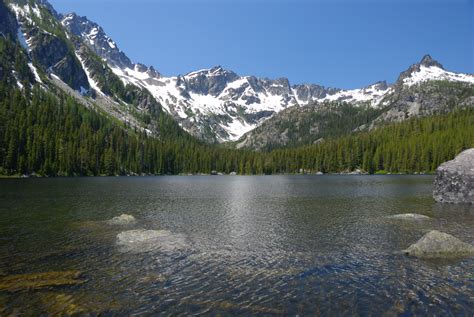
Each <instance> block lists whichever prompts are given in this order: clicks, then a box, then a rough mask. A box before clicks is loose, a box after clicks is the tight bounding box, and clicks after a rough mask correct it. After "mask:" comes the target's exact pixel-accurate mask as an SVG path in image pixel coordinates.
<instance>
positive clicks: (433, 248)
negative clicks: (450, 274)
mask: <svg viewBox="0 0 474 317" xmlns="http://www.w3.org/2000/svg"><path fill="white" fill-rule="evenodd" d="M403 252H404V253H405V254H406V255H410V256H415V257H418V258H428V259H429V258H457V257H464V256H472V255H474V246H472V245H470V244H468V243H465V242H462V241H461V240H459V239H458V238H456V237H453V236H452V235H450V234H447V233H444V232H440V231H437V230H432V231H430V232H428V233H427V234H425V235H424V236H423V237H421V239H420V240H418V241H417V242H416V243H415V244H412V245H411V246H409V247H408V249H406V250H404V251H403Z"/></svg>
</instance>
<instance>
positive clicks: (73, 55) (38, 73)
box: [2, 0, 185, 137]
mask: <svg viewBox="0 0 474 317" xmlns="http://www.w3.org/2000/svg"><path fill="white" fill-rule="evenodd" d="M2 5H4V6H6V8H8V9H9V10H3V12H4V13H5V14H6V16H8V17H9V18H8V20H11V21H13V22H12V23H10V24H9V29H10V30H7V26H6V25H5V27H4V29H5V30H4V32H3V33H4V34H7V33H10V35H12V36H13V39H15V40H17V41H18V42H19V43H20V44H21V45H22V47H23V49H24V50H25V51H26V52H27V55H28V59H29V62H28V66H29V68H30V70H31V72H32V73H33V74H34V77H35V80H34V82H36V83H39V84H40V85H42V86H43V88H44V89H46V90H48V91H54V90H58V89H59V91H61V92H63V93H66V94H68V95H70V96H73V97H74V98H75V99H76V100H77V101H78V102H80V103H81V104H83V105H84V106H86V107H89V108H93V109H96V110H97V111H100V112H102V113H104V114H106V115H108V116H111V117H113V118H114V119H116V120H119V121H120V122H122V123H125V124H126V125H127V126H130V127H131V128H133V129H138V130H140V131H144V132H146V133H148V134H150V135H153V136H155V137H160V136H163V137H164V136H165V135H166V134H170V135H177V134H183V133H184V134H185V132H184V131H183V130H182V128H180V127H179V125H178V124H177V123H175V121H174V120H173V119H172V117H171V116H170V115H169V114H168V113H167V112H166V111H164V110H163V108H162V106H161V104H160V103H159V101H157V100H156V99H155V98H154V97H153V95H152V94H151V93H150V92H149V91H148V90H147V89H144V88H143V87H141V86H138V85H134V84H131V83H128V84H124V83H123V82H122V80H121V79H120V78H119V77H118V76H117V75H115V73H114V72H113V71H112V70H111V68H110V67H109V66H108V64H107V63H106V62H104V60H103V59H102V58H101V56H98V55H97V54H96V53H95V50H96V49H97V46H96V47H94V46H93V45H92V44H91V43H92V39H93V38H95V37H94V34H95V33H94V32H95V31H97V33H98V36H99V35H100V36H102V34H99V31H101V29H100V28H99V27H98V26H97V28H96V29H94V27H93V26H91V27H89V28H86V29H87V30H88V31H89V33H88V36H90V38H91V40H90V41H88V42H84V41H83V40H82V37H78V36H76V35H75V34H74V33H72V32H70V31H69V29H68V28H66V27H64V26H63V23H62V21H64V19H65V17H64V16H62V15H60V14H58V13H57V12H56V11H55V10H54V8H53V7H52V6H51V5H50V4H49V3H48V2H47V1H46V0H40V1H31V0H29V1H26V0H15V1H13V0H9V1H5V2H3V1H2ZM66 19H67V17H66ZM2 20H3V19H2ZM5 21H7V20H5ZM85 22H86V21H84V20H82V21H81V23H85ZM102 33H103V32H102ZM84 36H85V35H84ZM99 38H101V37H99ZM104 41H106V43H107V45H108V46H109V48H110V51H109V54H110V55H108V56H109V57H110V58H113V59H114V60H115V61H116V62H117V63H121V64H120V65H122V66H123V65H131V64H130V61H129V60H128V58H127V57H126V56H125V55H124V54H123V53H120V52H119V51H117V50H116V51H114V50H112V48H113V46H114V43H113V41H111V40H110V39H107V38H105V39H104ZM98 44H100V45H101V47H102V46H103V45H105V44H104V43H102V42H98ZM114 53H115V55H114ZM117 65H118V64H117ZM160 125H161V126H160ZM164 126H165V127H164Z"/></svg>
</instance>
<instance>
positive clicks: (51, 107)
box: [0, 0, 474, 176]
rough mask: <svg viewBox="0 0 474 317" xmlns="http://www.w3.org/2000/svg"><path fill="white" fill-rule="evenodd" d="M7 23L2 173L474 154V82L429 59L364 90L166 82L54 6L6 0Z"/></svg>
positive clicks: (1, 50) (1, 93)
mask: <svg viewBox="0 0 474 317" xmlns="http://www.w3.org/2000/svg"><path fill="white" fill-rule="evenodd" d="M0 18H1V19H0V175H23V174H26V175H30V174H32V173H37V174H40V175H47V176H74V175H130V174H178V173H211V171H218V172H219V171H220V172H225V173H230V172H237V173H241V174H262V173H266V174H270V173H295V172H300V171H301V170H303V171H313V172H314V171H324V172H340V171H351V170H354V169H355V168H362V169H364V170H366V171H369V172H371V173H372V172H377V171H390V172H414V171H418V172H419V171H432V170H434V168H436V166H437V165H438V164H439V163H440V162H442V161H445V160H447V159H450V158H452V157H454V155H455V154H457V153H458V151H459V150H462V149H464V148H466V147H471V146H473V144H474V143H473V142H474V139H473V134H472V133H473V130H472V129H471V127H472V117H473V111H472V96H473V95H474V93H473V80H472V79H473V76H472V75H468V74H458V73H452V72H449V71H446V70H444V69H443V67H442V65H441V64H440V63H438V62H436V61H434V60H433V59H432V58H431V57H429V56H426V57H425V58H423V60H422V61H421V62H420V63H418V64H415V65H413V66H411V67H410V68H409V69H408V70H407V71H405V72H403V73H402V74H401V75H400V78H399V80H397V82H396V83H395V84H393V85H389V84H387V83H385V82H377V83H375V84H374V85H371V86H368V87H366V88H362V89H354V90H342V89H337V88H325V87H323V86H320V85H310V84H308V85H291V84H290V83H289V81H288V79H285V78H282V79H276V80H270V79H265V78H256V77H253V76H239V75H237V74H236V73H234V72H232V71H230V70H226V69H224V68H222V67H219V66H218V67H213V68H211V69H205V70H200V71H196V72H191V73H188V74H186V75H179V76H175V77H164V76H162V75H161V74H159V73H158V72H157V71H156V70H155V69H154V68H153V67H151V66H150V67H148V66H145V65H142V64H139V63H133V62H132V61H130V59H129V58H127V56H126V55H125V54H124V53H123V52H121V51H120V49H119V48H118V47H117V44H116V43H115V42H114V41H113V40H112V39H111V38H110V37H108V36H107V35H106V34H105V32H104V31H103V30H102V28H100V26H98V25H97V24H95V23H92V22H90V21H88V20H87V19H86V18H81V17H78V16H76V15H74V14H71V15H65V16H64V15H61V14H59V13H57V12H56V11H54V8H52V7H51V6H50V5H49V4H48V2H47V1H45V0H37V1H34V0H9V1H5V0H3V1H0ZM465 108H468V109H465ZM406 119H408V121H407V122H404V121H406ZM186 131H187V132H186ZM247 131H248V132H247ZM188 132H189V133H188ZM245 132H247V133H246V134H244V133H245ZM191 134H192V135H194V136H197V137H199V138H200V139H201V140H206V141H209V142H224V141H226V140H237V141H236V142H234V143H230V145H236V146H237V147H242V148H249V149H264V150H271V151H269V152H267V151H252V150H249V149H232V148H231V146H226V147H222V146H216V145H210V144H206V143H204V142H202V141H201V140H199V139H197V138H195V137H193V136H192V135H191ZM239 136H241V137H240V138H239ZM299 145H308V146H304V147H298V148H290V147H296V146H299ZM275 148H283V149H275ZM416 162H419V164H418V163H416Z"/></svg>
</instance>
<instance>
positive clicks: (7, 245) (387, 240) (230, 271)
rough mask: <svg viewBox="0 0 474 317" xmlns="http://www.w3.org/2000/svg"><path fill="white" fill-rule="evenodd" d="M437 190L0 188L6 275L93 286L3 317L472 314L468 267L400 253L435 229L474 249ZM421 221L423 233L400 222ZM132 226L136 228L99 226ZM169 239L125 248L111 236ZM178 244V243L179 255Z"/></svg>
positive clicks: (32, 298)
mask: <svg viewBox="0 0 474 317" xmlns="http://www.w3.org/2000/svg"><path fill="white" fill-rule="evenodd" d="M432 181H433V178H432V177H431V176H254V177H252V176H242V177H240V176H239V177H231V176H214V177H212V176H209V177H206V176H203V177H129V178H125V177H123V178H122V177H120V178H118V177H117V178H114V177H112V178H62V179H61V178H58V179H16V180H12V179H7V180H0V215H1V217H0V275H13V274H23V273H32V272H48V271H64V270H79V271H82V272H83V276H84V278H85V279H87V282H86V283H84V284H82V285H78V286H66V287H57V288H50V289H41V290H30V291H19V292H14V293H11V292H0V315H5V314H10V313H23V314H26V315H28V314H37V313H38V312H44V313H46V314H61V313H62V312H64V311H74V309H76V311H79V312H86V313H92V314H98V313H102V314H110V315H117V314H119V315H122V314H132V313H134V314H145V315H146V314H153V313H155V314H156V313H160V314H162V315H182V314H186V315H191V314H196V315H199V314H204V315H217V314H222V315H226V316H228V315H249V314H253V315H296V314H299V315H301V316H304V315H315V314H323V315H354V314H358V315H382V314H384V313H386V314H388V315H396V314H406V315H411V314H416V315H420V314H423V315H425V314H430V315H433V314H436V315H466V316H468V315H471V316H472V315H473V314H474V260H473V259H472V258H470V259H460V260H454V261H425V260H419V259H414V258H408V257H405V256H403V255H401V254H400V253H399V251H400V250H402V249H405V248H406V247H408V246H409V245H410V244H411V243H414V242H416V240H417V239H419V238H420V237H421V236H422V235H423V234H424V233H425V232H427V231H428V230H431V229H438V230H441V231H444V232H447V233H450V234H453V235H455V236H456V237H458V238H460V239H461V240H464V241H466V242H469V243H474V230H473V228H474V207H472V206H466V205H465V206H455V205H441V204H437V203H435V202H434V201H433V199H432V198H431V191H432ZM407 212H411V213H420V214H424V215H427V216H430V217H432V218H433V219H432V220H431V221H427V222H404V221H394V220H390V219H388V218H387V216H389V215H393V214H398V213H407ZM122 213H126V214H130V215H133V216H134V217H135V218H136V219H137V223H136V224H134V225H131V226H125V227H121V226H110V225H108V224H107V223H106V220H108V219H110V218H112V217H114V216H118V215H120V214H122ZM132 229H150V230H167V231H169V232H170V236H169V239H168V240H167V243H166V244H161V245H156V247H155V245H152V246H147V247H135V246H133V247H131V248H125V249H124V248H123V247H121V246H120V245H118V244H117V234H119V233H121V232H124V231H127V230H132ZM173 239H176V242H177V243H174V241H173Z"/></svg>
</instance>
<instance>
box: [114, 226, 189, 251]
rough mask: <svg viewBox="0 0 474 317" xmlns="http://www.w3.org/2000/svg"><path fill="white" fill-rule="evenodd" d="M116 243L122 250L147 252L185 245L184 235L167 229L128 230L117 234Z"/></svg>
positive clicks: (178, 247)
mask: <svg viewBox="0 0 474 317" xmlns="http://www.w3.org/2000/svg"><path fill="white" fill-rule="evenodd" d="M117 245H119V246H121V247H122V250H123V251H131V252H147V251H152V250H159V251H174V250H179V249H183V248H185V247H186V239H185V237H184V235H182V234H177V233H172V232H171V231H168V230H144V229H137V230H129V231H123V232H120V233H119V234H118V235H117Z"/></svg>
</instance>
